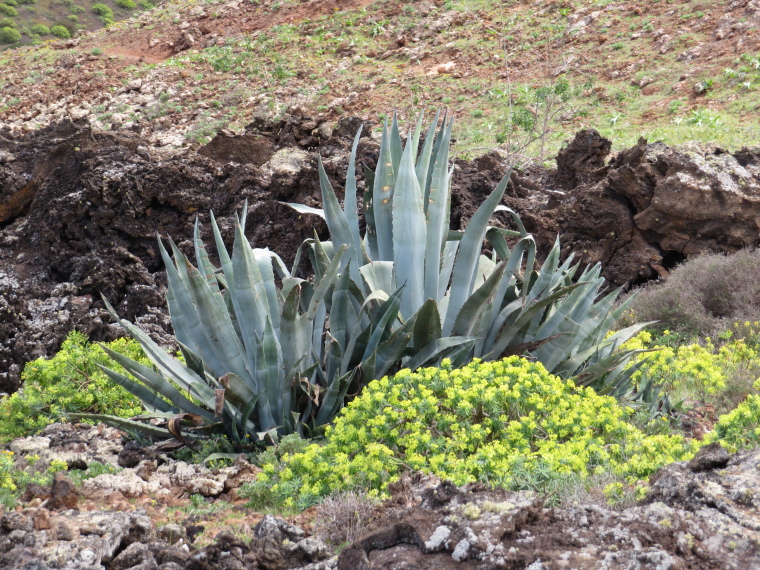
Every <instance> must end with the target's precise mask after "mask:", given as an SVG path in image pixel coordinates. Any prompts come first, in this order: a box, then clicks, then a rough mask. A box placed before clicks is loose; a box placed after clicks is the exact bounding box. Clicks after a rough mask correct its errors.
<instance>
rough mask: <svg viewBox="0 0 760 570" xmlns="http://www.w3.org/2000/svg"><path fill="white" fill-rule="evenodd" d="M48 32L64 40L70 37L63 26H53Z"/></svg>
mask: <svg viewBox="0 0 760 570" xmlns="http://www.w3.org/2000/svg"><path fill="white" fill-rule="evenodd" d="M50 33H51V34H53V35H54V36H56V37H58V38H61V39H64V40H67V39H69V38H70V37H71V34H70V33H69V31H68V30H67V29H66V28H65V27H64V26H53V27H52V28H50Z"/></svg>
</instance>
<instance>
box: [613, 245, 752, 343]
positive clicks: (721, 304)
mask: <svg viewBox="0 0 760 570" xmlns="http://www.w3.org/2000/svg"><path fill="white" fill-rule="evenodd" d="M758 319H760V253H758V252H757V251H750V250H743V251H739V252H737V253H735V254H732V255H721V254H717V253H711V254H705V255H701V256H698V257H695V258H693V259H689V260H688V261H686V262H685V263H683V264H682V265H680V266H679V267H677V268H676V269H675V270H674V271H673V273H672V274H671V275H670V277H668V279H667V280H666V281H665V282H663V283H654V284H652V285H648V286H646V287H643V288H642V289H641V290H640V291H639V294H638V295H637V297H636V298H635V299H634V300H633V302H632V304H631V306H630V313H629V314H628V315H627V317H626V320H625V321H624V323H623V324H627V322H634V321H638V322H642V321H658V323H657V324H656V325H655V327H656V328H658V329H659V330H663V329H668V330H671V331H676V332H679V333H683V334H686V335H696V336H702V337H705V336H714V335H717V334H718V333H720V332H721V331H722V330H725V329H726V328H727V327H728V325H729V324H730V323H732V322H736V321H747V320H748V321H756V320H758Z"/></svg>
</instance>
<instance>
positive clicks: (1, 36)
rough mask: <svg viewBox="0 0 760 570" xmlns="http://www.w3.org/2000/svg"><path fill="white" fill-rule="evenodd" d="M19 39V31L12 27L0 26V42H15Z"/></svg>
mask: <svg viewBox="0 0 760 570" xmlns="http://www.w3.org/2000/svg"><path fill="white" fill-rule="evenodd" d="M19 41H21V32H19V31H18V30H16V29H14V28H0V43H4V44H15V43H16V42H19Z"/></svg>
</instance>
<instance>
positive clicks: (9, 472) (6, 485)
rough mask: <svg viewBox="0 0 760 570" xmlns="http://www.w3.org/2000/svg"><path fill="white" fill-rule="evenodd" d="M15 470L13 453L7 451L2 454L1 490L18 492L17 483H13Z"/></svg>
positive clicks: (0, 470) (0, 462) (0, 468)
mask: <svg viewBox="0 0 760 570" xmlns="http://www.w3.org/2000/svg"><path fill="white" fill-rule="evenodd" d="M13 469H14V460H13V452H12V451H7V450H4V451H2V452H0V490H4V491H15V490H16V483H14V481H13Z"/></svg>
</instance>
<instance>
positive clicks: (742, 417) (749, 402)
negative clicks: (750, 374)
mask: <svg viewBox="0 0 760 570" xmlns="http://www.w3.org/2000/svg"><path fill="white" fill-rule="evenodd" d="M753 388H754V389H755V391H756V393H755V394H750V395H749V396H747V398H746V399H745V400H744V401H743V402H742V403H741V404H739V405H738V406H737V407H736V409H734V410H732V411H731V412H729V413H727V414H724V415H722V416H720V418H718V423H717V424H715V429H714V430H713V431H712V432H710V433H709V434H707V436H706V437H705V443H711V442H713V441H720V443H721V444H722V445H723V446H724V447H725V448H726V449H727V450H728V451H730V452H734V451H737V450H739V449H742V448H745V447H757V446H758V445H760V380H758V381H757V382H755V384H754V385H753Z"/></svg>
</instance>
